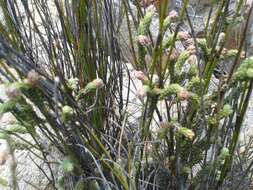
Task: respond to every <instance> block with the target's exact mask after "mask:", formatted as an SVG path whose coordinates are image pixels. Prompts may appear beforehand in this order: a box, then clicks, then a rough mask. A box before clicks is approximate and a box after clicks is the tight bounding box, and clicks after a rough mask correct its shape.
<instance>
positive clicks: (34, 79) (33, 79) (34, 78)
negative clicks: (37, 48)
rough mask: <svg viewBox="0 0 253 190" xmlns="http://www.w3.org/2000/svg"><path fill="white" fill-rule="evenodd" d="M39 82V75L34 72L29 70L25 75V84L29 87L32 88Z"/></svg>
mask: <svg viewBox="0 0 253 190" xmlns="http://www.w3.org/2000/svg"><path fill="white" fill-rule="evenodd" d="M39 80H40V75H39V74H38V73H37V72H36V71H35V70H31V71H29V72H28V74H27V83H28V84H30V85H31V86H34V85H36V84H37V83H38V81H39Z"/></svg>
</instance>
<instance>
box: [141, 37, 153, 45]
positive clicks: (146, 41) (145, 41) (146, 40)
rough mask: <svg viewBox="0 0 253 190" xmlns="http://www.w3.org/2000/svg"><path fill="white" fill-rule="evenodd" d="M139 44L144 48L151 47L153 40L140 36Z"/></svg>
mask: <svg viewBox="0 0 253 190" xmlns="http://www.w3.org/2000/svg"><path fill="white" fill-rule="evenodd" d="M138 42H139V43H140V44H141V45H142V46H149V45H151V40H150V38H149V37H148V36H145V35H139V36H138Z"/></svg>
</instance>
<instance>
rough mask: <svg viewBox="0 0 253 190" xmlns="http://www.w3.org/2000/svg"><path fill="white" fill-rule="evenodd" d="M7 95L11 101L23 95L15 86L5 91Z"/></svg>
mask: <svg viewBox="0 0 253 190" xmlns="http://www.w3.org/2000/svg"><path fill="white" fill-rule="evenodd" d="M5 94H6V96H7V97H8V98H9V99H11V100H12V99H15V98H18V97H20V96H21V95H22V93H21V91H20V90H19V89H18V88H17V87H15V86H14V85H11V86H10V87H8V88H7V89H6V91H5Z"/></svg>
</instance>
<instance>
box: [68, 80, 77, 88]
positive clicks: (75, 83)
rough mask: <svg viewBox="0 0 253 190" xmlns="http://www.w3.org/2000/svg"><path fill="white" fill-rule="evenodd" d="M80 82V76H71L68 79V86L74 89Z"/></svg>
mask: <svg viewBox="0 0 253 190" xmlns="http://www.w3.org/2000/svg"><path fill="white" fill-rule="evenodd" d="M78 82H79V79H78V78H70V79H69V80H68V81H67V86H68V87H69V88H70V89H72V90H76V89H77V87H78Z"/></svg>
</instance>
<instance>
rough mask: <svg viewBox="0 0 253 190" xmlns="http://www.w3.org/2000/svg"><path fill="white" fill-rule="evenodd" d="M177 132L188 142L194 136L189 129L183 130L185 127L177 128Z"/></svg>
mask: <svg viewBox="0 0 253 190" xmlns="http://www.w3.org/2000/svg"><path fill="white" fill-rule="evenodd" d="M177 132H178V133H179V134H181V135H183V136H185V137H186V138H188V139H189V140H192V139H193V137H194V136H195V134H194V132H193V131H192V130H191V129H188V128H185V127H179V128H178V130H177Z"/></svg>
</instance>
